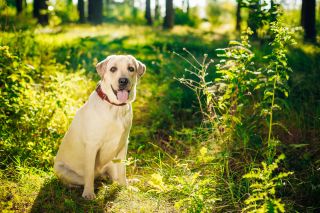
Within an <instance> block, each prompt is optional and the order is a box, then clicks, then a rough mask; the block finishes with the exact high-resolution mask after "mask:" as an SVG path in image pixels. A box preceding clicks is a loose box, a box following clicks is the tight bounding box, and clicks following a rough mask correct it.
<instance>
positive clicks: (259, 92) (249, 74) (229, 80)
mask: <svg viewBox="0 0 320 213" xmlns="http://www.w3.org/2000/svg"><path fill="white" fill-rule="evenodd" d="M271 32H272V34H271V36H272V37H273V38H274V40H273V41H272V42H271V43H270V45H271V47H272V51H271V53H270V54H268V55H266V56H264V57H263V59H264V61H263V62H264V63H262V64H258V65H255V55H254V53H253V52H252V51H251V50H250V48H251V45H250V43H249V35H251V34H252V31H251V30H250V29H248V30H247V31H246V32H245V33H244V34H243V35H242V36H241V41H240V42H238V41H231V42H230V43H229V45H230V46H229V47H228V48H224V49H218V50H217V52H218V57H220V61H219V63H218V64H217V65H216V70H217V71H216V73H217V74H218V77H216V78H215V79H214V80H213V81H211V80H210V79H209V78H208V76H209V75H208V72H207V70H208V67H209V65H210V64H211V63H212V61H210V60H209V62H207V61H208V60H207V55H205V56H204V58H203V60H202V61H199V60H197V59H196V57H195V56H194V55H192V54H191V53H190V52H188V51H187V50H186V51H187V53H188V54H189V55H190V59H189V58H185V57H182V56H180V55H179V56H180V57H182V58H183V59H184V60H185V61H187V62H188V63H189V64H190V66H191V67H192V69H191V70H189V69H186V72H187V73H188V74H191V76H193V77H195V78H190V77H187V78H186V77H182V78H179V79H178V80H179V81H180V82H181V83H182V84H184V85H185V86H187V87H189V88H190V89H192V90H193V91H194V92H195V94H196V96H197V97H198V101H199V106H200V110H201V112H202V113H203V115H204V118H205V121H206V122H209V124H211V126H212V127H213V130H212V132H213V135H214V136H213V138H215V139H217V140H215V141H214V142H215V144H218V143H219V142H220V147H221V149H222V151H221V152H222V153H224V152H226V153H229V154H227V155H231V156H230V157H227V158H226V159H225V158H224V157H222V158H223V159H225V164H224V167H225V175H226V178H227V180H228V181H230V183H228V189H229V192H228V193H230V197H231V198H232V200H233V202H234V200H235V198H234V196H235V194H236V193H235V192H234V190H236V189H235V188H236V187H232V185H234V184H235V183H237V182H240V183H241V178H240V177H239V176H238V177H237V176H235V177H234V178H232V177H231V173H234V172H231V171H230V169H232V167H231V168H230V164H231V165H232V163H233V159H232V155H236V153H237V152H238V150H239V149H241V150H243V151H244V155H243V156H238V157H240V158H243V159H248V158H249V159H251V161H253V162H255V161H256V160H257V157H258V159H261V158H265V159H266V161H267V162H268V164H269V165H270V164H272V163H273V162H274V157H275V155H276V153H277V152H276V146H277V145H278V144H280V141H279V140H278V139H277V138H276V137H275V136H274V134H273V127H274V126H276V125H277V126H280V127H283V128H284V129H286V128H285V127H284V126H283V125H282V124H280V122H278V121H276V119H275V115H276V113H275V112H276V111H277V110H278V111H279V110H282V109H283V108H282V106H284V105H285V98H286V97H287V96H288V89H287V81H288V78H289V72H290V68H289V67H288V66H287V57H286V53H287V47H288V46H289V45H291V44H293V43H294V41H293V39H292V32H291V31H290V30H289V29H288V28H286V27H284V26H283V25H281V24H279V23H277V22H275V23H272V24H271ZM265 124H267V125H265ZM257 138H258V140H257ZM257 141H259V143H260V145H259V144H257ZM257 145H258V147H257ZM248 148H250V149H248ZM251 154H252V155H251ZM254 159H256V160H254ZM251 161H250V162H251ZM277 163H278V161H275V164H276V165H277ZM241 167H242V169H244V170H242V171H240V173H239V174H240V175H241V174H243V172H244V171H246V169H245V168H246V165H242V166H241ZM272 168H273V167H272ZM272 168H271V167H270V168H269V169H270V170H272ZM272 171H273V170H272ZM234 174H235V173H234ZM239 174H238V175H239ZM284 174H289V173H283V174H281V175H280V176H278V178H279V179H281V178H283V177H285V175H284ZM267 178H269V176H268V177H267ZM268 180H271V179H270V178H269V179H268ZM239 185H240V186H239V189H238V190H241V184H239ZM266 190H267V189H266ZM268 190H269V188H268ZM272 190H273V189H272ZM274 190H275V189H274ZM273 193H275V191H274V192H273ZM237 194H238V196H239V199H241V196H242V195H241V193H237ZM269 201H270V200H269ZM269 201H268V202H269ZM278 201H279V200H276V199H275V198H274V197H273V198H272V202H274V204H277V205H278V207H279V208H280V209H281V207H282V205H281V203H280V202H278ZM270 202H271V201H270ZM277 202H278V203H277ZM249 203H250V202H249ZM275 208H276V207H275Z"/></svg>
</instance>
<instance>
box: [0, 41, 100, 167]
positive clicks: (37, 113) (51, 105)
mask: <svg viewBox="0 0 320 213" xmlns="http://www.w3.org/2000/svg"><path fill="white" fill-rule="evenodd" d="M0 51H1V52H0V55H1V59H0V60H1V61H0V68H1V74H0V75H1V82H0V83H1V84H0V85H1V90H0V91H1V93H0V94H1V96H0V98H1V106H0V110H1V117H0V123H1V140H0V144H1V147H2V149H1V152H2V154H1V164H0V165H1V167H2V168H6V167H8V166H9V165H10V164H12V163H15V164H25V165H28V166H42V167H44V168H48V167H50V165H51V162H52V159H53V155H54V153H55V151H56V149H57V148H58V145H59V141H60V139H61V137H62V135H63V134H64V132H65V131H66V130H67V127H68V126H69V123H70V121H71V118H72V117H73V115H74V113H75V110H76V109H77V108H78V107H79V106H80V105H81V104H83V102H84V100H85V97H86V96H87V95H88V92H89V91H91V90H92V88H93V86H94V85H93V83H92V81H90V80H89V79H86V77H84V73H83V72H79V73H73V74H66V73H64V72H60V71H58V70H63V69H65V67H64V65H61V64H52V65H51V66H48V67H47V69H48V70H43V72H42V73H41V75H42V76H41V78H38V74H39V71H37V69H34V68H33V67H31V66H30V65H27V64H26V63H25V62H23V61H22V59H21V58H19V57H17V56H14V55H12V54H11V53H10V51H9V47H7V46H3V47H1V48H0ZM4 153H5V154H4Z"/></svg>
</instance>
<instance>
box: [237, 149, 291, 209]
mask: <svg viewBox="0 0 320 213" xmlns="http://www.w3.org/2000/svg"><path fill="white" fill-rule="evenodd" d="M284 158H285V156H284V155H283V154H282V155H280V156H279V157H278V158H277V159H276V160H275V161H274V162H273V163H271V164H269V165H268V164H267V163H266V162H262V169H260V168H254V169H252V170H251V171H250V172H249V173H247V174H245V175H244V176H243V178H246V179H248V180H250V182H251V183H250V189H251V193H250V195H249V197H248V198H247V199H246V200H245V201H244V203H245V204H246V207H245V208H243V209H242V211H243V212H248V213H250V212H251V213H254V212H257V213H265V212H270V213H271V212H274V213H277V212H285V205H284V204H283V203H282V201H281V199H280V198H277V188H278V187H281V186H283V185H284V184H285V183H284V179H285V178H287V177H288V176H289V175H291V174H293V172H277V171H278V170H279V163H280V161H282V160H283V159H284Z"/></svg>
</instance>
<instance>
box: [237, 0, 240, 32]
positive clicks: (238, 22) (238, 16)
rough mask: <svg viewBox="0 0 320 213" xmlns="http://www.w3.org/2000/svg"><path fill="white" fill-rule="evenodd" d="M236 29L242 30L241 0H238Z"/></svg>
mask: <svg viewBox="0 0 320 213" xmlns="http://www.w3.org/2000/svg"><path fill="white" fill-rule="evenodd" d="M236 30H237V31H239V32H240V31H241V0H238V4H237V13H236Z"/></svg>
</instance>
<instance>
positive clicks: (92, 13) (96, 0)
mask: <svg viewBox="0 0 320 213" xmlns="http://www.w3.org/2000/svg"><path fill="white" fill-rule="evenodd" d="M102 9H103V1H102V0H89V1H88V13H89V14H88V20H89V21H90V22H92V23H95V24H100V23H102Z"/></svg>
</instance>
